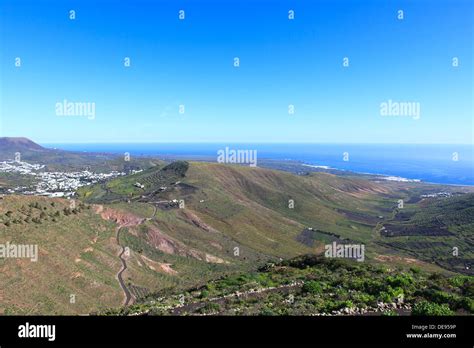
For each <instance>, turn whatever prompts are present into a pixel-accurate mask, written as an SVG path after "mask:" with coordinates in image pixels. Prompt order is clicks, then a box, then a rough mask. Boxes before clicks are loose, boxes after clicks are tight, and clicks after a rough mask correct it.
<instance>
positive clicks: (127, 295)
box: [115, 226, 133, 306]
mask: <svg viewBox="0 0 474 348" xmlns="http://www.w3.org/2000/svg"><path fill="white" fill-rule="evenodd" d="M122 227H123V226H120V227H118V228H117V232H116V235H115V238H116V239H117V244H118V245H119V246H120V240H119V238H120V230H121V229H122ZM124 253H125V247H122V251H121V252H120V255H119V259H120V261H121V262H122V269H121V270H120V271H119V272H118V273H117V280H118V282H119V284H120V287H121V288H122V290H123V293H124V295H125V298H124V300H123V305H124V306H128V305H129V304H130V301H131V300H132V299H133V296H132V293H131V292H130V290H128V288H127V286H126V285H125V282H124V281H123V278H122V273H123V272H125V270H126V269H127V261H126V260H125V258H124V256H123V254H124Z"/></svg>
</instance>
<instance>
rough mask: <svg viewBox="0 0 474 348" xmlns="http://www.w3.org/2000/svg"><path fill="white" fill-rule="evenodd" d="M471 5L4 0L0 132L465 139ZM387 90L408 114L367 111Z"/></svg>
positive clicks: (92, 137)
mask: <svg viewBox="0 0 474 348" xmlns="http://www.w3.org/2000/svg"><path fill="white" fill-rule="evenodd" d="M181 9H183V10H185V16H186V17H185V20H183V21H180V20H179V18H178V11H179V10H181ZM290 9H292V10H294V11H295V19H294V20H288V11H289V10H290ZM400 9H401V10H403V11H404V19H403V20H398V19H397V11H398V10H400ZM70 10H75V11H76V19H75V20H70V19H69V11H70ZM472 10H473V5H472V1H469V0H433V1H427V0H409V1H395V0H387V1H381V0H371V1H356V0H344V1H343V0H324V1H320V0H311V1H310V0H287V1H276V0H272V1H270V0H252V1H251V0H239V1H232V2H231V1H217V0H213V1H211V0H200V1H197V0H194V1H191V0H188V1H185V0H176V1H169V0H166V1H164V0H155V1H151V0H149V1H145V0H133V1H132V0H121V1H118V0H117V1H105V0H95V1H92V0H90V1H89V0H87V1H86V0H76V1H72V0H71V1H68V0H61V1H59V0H57V1H54V0H49V1H47V0H35V1H33V0H28V1H26V0H3V1H2V2H1V4H0V29H1V36H0V40H1V41H0V48H1V50H0V72H1V75H0V88H1V93H0V98H1V99H0V103H1V104H0V112H1V129H0V130H1V135H2V136H26V137H29V138H31V139H33V140H35V141H37V142H43V143H44V142H49V143H51V142H253V143H264V142H278V143H285V142H311V143H320V142H331V143H464V144H468V143H472V142H473V133H474V129H473V104H472V103H473V86H472V84H473V67H472V64H473V27H472V23H473V22H474V20H473V11H472ZM16 57H20V58H21V67H16V66H15V58H16ZM125 57H130V59H131V66H130V67H128V68H127V67H124V64H123V60H124V58H125ZM234 57H239V58H240V67H239V68H235V67H234V66H233V59H234ZM344 57H348V58H349V67H346V68H345V67H343V65H342V62H343V58H344ZM453 57H458V59H459V66H458V67H453V66H452V59H453ZM64 99H66V100H68V101H70V102H91V103H92V102H93V103H95V107H96V109H95V115H94V117H93V119H89V118H88V117H85V116H80V115H76V116H58V115H57V114H56V110H55V105H56V103H57V102H63V100H64ZM388 100H392V101H395V102H416V103H419V105H420V118H419V119H418V120H415V119H413V118H412V117H400V116H398V117H395V116H392V117H383V116H381V115H380V104H381V103H382V102H386V101H388ZM290 104H292V105H294V107H295V113H294V114H293V115H290V114H288V106H289V105H290ZM179 105H184V108H185V112H184V114H180V113H179V111H178V110H179Z"/></svg>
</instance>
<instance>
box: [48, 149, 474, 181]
mask: <svg viewBox="0 0 474 348" xmlns="http://www.w3.org/2000/svg"><path fill="white" fill-rule="evenodd" d="M42 145H44V146H46V147H49V148H59V149H64V150H70V151H85V152H107V153H116V154H124V153H125V152H128V153H130V154H131V155H132V156H171V157H173V156H176V157H186V156H188V157H189V158H191V159H192V158H193V157H194V158H197V157H207V158H210V159H211V160H212V159H214V160H216V159H217V151H218V150H221V149H225V147H229V148H230V149H235V150H257V156H258V159H275V160H294V161H301V162H303V163H305V164H309V165H316V166H327V167H330V168H334V169H340V170H346V171H353V172H358V173H370V174H383V175H388V176H397V177H402V178H407V179H418V180H421V181H424V182H431V183H440V184H453V185H474V146H473V145H415V144H413V145H411V144H410V145H408V144H403V145H393V144H390V145H387V144H383V145H382V144H380V145H377V144H217V143H212V144H204V143H199V144H192V143H179V144H178V143H177V144H164V143H147V144H117V143H114V144H92V143H87V144H42ZM344 153H347V154H348V156H349V157H348V161H344V159H343V154H344ZM455 153H456V154H457V160H455V159H456V156H455Z"/></svg>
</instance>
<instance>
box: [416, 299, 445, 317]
mask: <svg viewBox="0 0 474 348" xmlns="http://www.w3.org/2000/svg"><path fill="white" fill-rule="evenodd" d="M453 314H454V313H453V311H452V310H451V309H450V308H449V306H448V305H447V304H445V303H443V304H441V305H440V304H437V303H433V302H428V301H421V302H418V303H415V306H413V311H412V315H431V316H434V315H453Z"/></svg>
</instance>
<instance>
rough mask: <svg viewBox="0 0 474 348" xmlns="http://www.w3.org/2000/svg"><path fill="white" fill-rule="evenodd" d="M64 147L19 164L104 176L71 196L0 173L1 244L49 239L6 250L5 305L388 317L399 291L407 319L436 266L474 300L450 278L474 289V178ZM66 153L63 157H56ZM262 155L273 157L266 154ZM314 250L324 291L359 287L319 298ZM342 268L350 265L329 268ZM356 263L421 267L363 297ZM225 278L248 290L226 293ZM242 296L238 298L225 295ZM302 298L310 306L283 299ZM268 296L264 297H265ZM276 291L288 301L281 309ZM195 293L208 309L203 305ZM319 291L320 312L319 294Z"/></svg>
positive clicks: (43, 309) (396, 270)
mask: <svg viewBox="0 0 474 348" xmlns="http://www.w3.org/2000/svg"><path fill="white" fill-rule="evenodd" d="M15 144H16V143H15ZM15 144H14V146H13V147H15V146H17V145H15ZM21 144H24V142H21ZM11 150H14V149H13V148H12V149H11ZM11 150H10V152H9V153H12V151H11ZM50 151H51V150H49V149H45V150H44V151H43V150H41V149H38V148H37V147H36V146H34V147H33V146H30V147H29V148H23V149H22V153H26V154H28V155H27V156H26V158H30V159H31V162H29V161H28V160H26V159H25V156H22V161H25V162H24V163H27V164H21V166H23V167H28V166H32V165H37V166H39V167H37V168H36V167H34V168H33V169H32V171H37V170H44V173H52V172H55V171H58V168H59V167H60V168H61V169H60V170H61V172H64V173H74V172H76V171H79V170H80V169H81V168H85V167H83V166H84V165H85V163H87V161H89V163H90V164H89V165H88V166H89V167H88V169H87V170H89V171H90V173H94V175H96V176H97V178H100V179H97V180H95V179H94V180H89V181H88V182H87V184H84V185H79V186H77V187H74V190H70V194H68V195H67V196H68V197H55V196H52V197H51V196H50V197H47V196H45V195H42V194H38V193H35V192H32V193H31V194H24V192H16V191H13V192H11V191H8V190H11V189H12V188H15V187H17V186H19V185H20V182H21V185H23V186H25V187H28V185H35V183H28V182H25V181H27V180H25V177H28V175H29V173H19V172H18V171H17V172H15V173H12V171H11V170H9V171H8V172H6V171H5V172H1V173H0V188H1V190H2V192H3V193H4V194H3V195H2V196H1V197H0V243H6V242H14V243H17V244H28V245H31V244H35V245H38V250H39V255H38V261H37V262H36V263H31V262H28V261H27V260H20V259H17V260H15V259H0V270H1V273H0V284H1V285H2V286H1V287H0V299H1V301H0V313H2V314H90V313H101V314H134V315H136V314H137V313H142V314H143V313H145V312H146V313H152V314H172V315H178V314H206V313H207V314H209V313H218V314H225V315H234V314H252V315H254V314H259V313H268V314H271V313H273V314H305V315H309V314H317V313H320V314H321V313H325V314H329V315H337V314H341V315H342V314H351V315H355V314H361V315H367V313H368V312H374V313H378V314H379V315H380V314H381V313H382V312H384V311H382V312H381V311H380V308H382V307H380V306H386V305H385V303H389V306H392V303H395V302H393V301H395V300H396V299H395V297H396V296H398V295H399V294H400V291H402V292H403V293H404V295H406V296H408V299H410V301H411V302H410V303H409V305H410V306H409V307H408V308H406V307H404V306H401V307H400V306H399V307H395V308H392V307H390V308H391V309H394V310H399V312H400V313H399V314H403V313H405V312H411V310H412V305H413V304H414V303H415V302H416V300H417V299H418V298H419V297H422V298H424V299H425V300H426V301H432V300H433V299H432V298H431V297H430V296H428V295H426V294H425V293H419V292H417V291H418V290H420V289H422V288H423V286H425V285H423V284H426V282H428V281H431V280H430V278H429V277H430V276H431V275H439V277H441V278H440V279H448V280H443V281H442V282H444V283H443V284H444V285H443V287H444V288H445V290H446V291H447V292H448V293H449V294H451V293H452V294H451V295H449V296H454V297H455V298H456V301H454V300H453V301H454V302H453V301H451V302H449V301H448V307H449V306H451V307H449V308H450V309H449V310H450V311H461V312H462V311H469V310H470V309H469V308H470V307H469V303H471V302H469V298H471V294H470V293H469V291H470V290H466V291H467V292H466V291H465V292H462V291H464V290H462V291H461V290H456V289H455V288H453V287H452V285H450V286H448V285H446V284H448V283H449V282H451V280H449V279H458V278H459V277H461V278H459V279H464V280H463V282H467V283H465V286H466V287H467V289H468V288H469V287H470V286H471V285H472V276H473V271H472V260H473V258H474V255H473V250H474V249H473V244H474V233H473V232H474V189H473V188H472V187H462V186H449V185H435V184H427V183H423V182H406V181H393V180H381V179H380V177H378V176H371V175H360V174H355V173H354V174H352V175H351V173H348V172H346V173H344V175H338V174H335V173H333V172H326V171H324V170H321V169H320V168H317V169H316V170H315V171H307V170H305V169H304V166H302V165H299V164H297V163H284V162H282V164H281V165H279V166H281V167H282V168H280V169H279V170H276V169H273V168H269V167H267V168H265V167H248V166H240V165H229V164H220V163H211V162H205V161H189V160H187V161H186V160H176V161H163V160H161V159H153V158H146V157H143V158H137V159H134V160H133V161H130V162H127V161H124V160H123V159H120V158H117V157H116V156H115V157H114V156H112V155H107V154H104V155H100V156H101V159H98V156H99V155H97V154H94V155H88V154H74V153H73V154H69V153H66V152H65V154H64V155H61V154H60V153H54V152H53V153H51V152H50ZM0 152H1V151H0ZM3 152H4V153H5V154H6V153H7V151H3ZM14 152H15V151H13V153H14ZM35 152H36V153H37V155H36V156H35V155H34V153H35ZM5 156H6V155H5ZM28 156H31V157H28ZM51 156H52V157H51ZM55 156H57V157H56V158H58V161H55V160H53V161H52V163H53V164H51V162H48V158H55ZM89 156H92V157H91V158H90V159H89ZM59 157H61V158H62V160H61V161H59ZM33 159H34V160H33ZM4 160H5V161H12V159H11V158H4ZM262 162H263V163H262ZM28 163H29V164H28ZM267 163H268V162H267ZM261 164H263V165H264V164H265V161H260V160H259V165H261ZM11 165H12V166H16V165H18V163H16V164H11ZM271 165H272V166H275V165H277V164H276V162H271ZM43 166H44V167H43ZM9 168H10V167H9ZM28 168H29V167H28ZM35 168H36V169H35ZM10 169H11V168H10ZM285 169H286V170H285ZM115 172H116V173H118V174H117V175H110V173H115ZM12 174H14V175H12ZM44 175H50V174H44ZM67 175H71V174H67ZM27 193H28V191H27ZM400 201H401V202H403V204H401V205H400ZM331 243H338V244H353V245H362V246H363V248H362V249H363V250H364V252H365V255H363V260H364V261H363V262H357V261H356V260H336V259H330V258H329V259H328V258H323V259H320V258H321V257H323V256H324V250H325V245H327V244H331ZM314 257H318V259H317V261H315V259H314V260H313V258H314ZM301 258H303V259H301ZM292 260H293V261H292ZM295 260H300V261H295ZM301 260H306V261H304V262H309V266H308V267H310V268H311V269H313V268H314V272H316V273H315V274H320V272H323V273H322V274H326V275H325V277H329V278H327V280H326V281H323V283H324V284H322V285H321V284H319V285H318V286H321V287H322V288H321V289H325V291H324V292H327V291H328V290H329V289H333V290H335V289H337V284H340V285H341V287H342V289H345V290H341V291H342V292H343V294H342V293H341V296H336V297H333V298H332V300H331V301H333V302H334V301H336V302H337V303H335V304H334V305H329V304H327V303H328V301H330V299H329V298H326V297H324V296H323V298H321V296H320V297H319V299H317V298H313V297H314V296H313V295H315V294H316V295H318V296H319V295H321V293H320V292H318V291H319V290H318V291H316V290H315V291H316V292H315V293H311V291H312V290H311V291H310V292H309V293H308V291H306V290H302V289H303V288H304V287H305V286H306V285H305V284H307V283H308V282H310V281H313V280H314V276H313V275H312V274H313V273H312V272H313V271H309V270H308V272H306V271H303V270H300V271H299V270H298V269H299V266H298V267H293V266H291V265H292V262H301ZM308 260H309V261H308ZM311 260H312V261H311ZM341 262H342V263H341ZM269 265H286V266H281V267H283V268H280V266H271V267H277V268H271V272H270V274H267V273H268V272H267V271H263V270H266V269H268V267H270V266H269ZM285 267H289V268H288V269H287V270H288V272H289V273H288V274H286V271H284V272H283V271H282V272H283V274H284V275H283V276H281V277H280V276H278V277H279V278H278V281H276V280H275V279H276V278H275V277H277V275H275V274H273V272H274V270H282V269H286V268H285ZM333 267H336V268H337V272H341V273H340V274H339V273H337V274H332V275H331V274H330V273H331V272H330V271H331V270H333ZM379 269H382V270H383V271H379ZM262 272H263V273H262ZM278 272H279V271H278ZM278 272H277V273H278ZM348 272H349V273H348ZM351 272H356V274H353V275H352V276H353V277H355V276H356V275H357V276H358V277H362V278H364V277H368V278H371V277H375V275H377V274H386V275H387V276H389V275H390V276H391V277H397V276H400V277H405V275H406V274H409V275H410V277H414V278H416V279H418V278H417V277H419V282H418V281H417V280H416V281H415V280H414V284H415V283H416V286H415V285H413V286H411V287H410V286H408V285H407V287H406V288H403V287H400V286H398V287H399V288H400V289H401V290H397V289H396V288H397V286H395V285H394V284H389V283H387V284H385V283H384V284H385V285H384V284H381V285H380V286H379V287H378V288H377V289H379V290H370V291H369V290H367V288H366V287H364V286H363V287H361V288H360V291H361V292H360V293H359V294H356V295H354V296H355V297H354V296H352V295H350V294H352V293H351V292H350V291H349V289H352V288H353V284H352V283H348V282H347V279H346V278H340V277H343V275H347V276H349V275H350V274H351ZM380 272H381V273H380ZM384 272H385V273H384ZM407 272H408V273H407ZM239 277H240V278H239ZM249 277H250V278H249ZM255 277H256V278H255ZM262 277H263V278H262ZM268 277H270V278H268ZM349 277H350V276H349ZM456 277H458V278H456ZM462 277H464V278H462ZM267 278H268V279H271V281H270V280H268V279H267ZM362 278H361V279H362ZM368 278H367V279H368ZM382 278H383V277H382ZM382 278H381V279H380V281H382V280H383V279H382ZM236 279H240V280H236ZM265 279H267V280H265ZM338 279H339V280H338ZM364 279H365V278H364ZM362 280H363V279H362ZM362 280H361V281H362ZM432 280H433V282H435V281H436V279H432ZM222 282H224V283H226V284H227V283H228V284H234V283H235V286H234V285H232V286H231V287H230V288H229V289H227V286H225V287H222V286H221V285H222V284H223V283H222ZM338 282H339V283H338ZM433 282H432V283H433ZM453 282H455V280H453ZM247 283H248V284H247ZM219 284H221V285H219ZM252 284H253V285H252ZM309 284H312V283H311V282H310V283H309ZM410 284H411V283H410ZM430 284H431V283H430ZM449 284H451V283H449ZM463 284H464V283H463ZM469 284H471V285H469ZM389 285H390V288H388V287H387V286H389ZM308 286H309V285H308ZM315 286H316V285H315ZM361 286H362V285H361ZM430 286H433V287H435V283H433V284H431V285H430ZM252 287H253V288H252ZM203 289H205V291H206V292H207V295H203V291H204V290H203ZM214 289H217V290H215V291H214ZM251 289H253V291H251V292H248V291H250V290H251ZM354 289H357V288H354ZM417 289H418V290H417ZM229 291H230V292H229ZM245 291H247V292H248V293H246V294H247V295H248V296H247V297H246V299H244V302H245V305H242V306H239V305H238V304H239V303H240V302H239V301H240V300H238V299H241V297H240V296H237V295H235V294H236V292H237V293H242V292H245ZM367 291H369V292H367ZM377 291H378V292H377ZM440 291H441V290H440ZM206 292H204V293H206ZM336 292H337V291H336ZM331 293H333V292H331ZM384 293H386V294H388V295H384ZM467 293H469V294H468V295H466V294H467ZM231 294H234V295H235V296H234V295H232V296H231V297H232V299H230V300H229V301H230V302H229V301H227V298H226V297H225V296H227V295H231ZM308 294H310V295H311V296H310V295H308ZM267 295H268V296H267ZM289 295H292V296H293V297H292V298H293V300H294V299H295V298H296V301H297V302H298V301H299V300H301V301H302V302H301V306H303V307H301V308H300V307H298V308H299V309H297V307H288V306H286V305H283V304H285V303H287V301H288V296H289ZM425 295H426V296H425ZM183 296H184V298H185V303H186V304H187V306H188V307H183V308H181V309H180V308H178V307H177V308H176V309H171V308H174V306H176V305H180V306H181V304H180V303H179V302H178V303H175V302H173V301H176V298H183ZM301 296H302V297H301ZM308 296H310V297H311V299H309V298H308ZM357 296H359V297H361V296H362V298H365V297H364V296H369V300H367V299H366V300H363V301H362V300H360V299H359V300H358V298H359V297H357ZM370 296H372V297H370ZM384 296H385V297H384ZM464 296H467V299H466V300H464V298H465V297H464ZM160 298H163V300H158V299H160ZM210 298H216V300H212V301H210V300H207V299H210ZM256 298H258V299H262V301H260V300H259V301H258V303H256V302H255V299H256ZM267 298H268V301H270V302H269V303H275V301H277V300H278V301H279V302H278V303H281V304H282V306H283V307H285V308H286V309H282V308H283V307H281V306H280V305H278V306H277V307H272V306H270V307H268V306H267V305H265V303H267V302H266V301H267ZM173 299H174V300H173ZM233 299H235V301H234V300H233ZM272 299H273V300H272ZM293 300H292V301H293ZM160 301H161V302H160ZM285 301H286V302H285ZM308 301H310V302H308ZM314 301H316V302H317V303H319V302H321V303H320V305H316V302H314ZM318 301H319V302H318ZM338 301H339V302H338ZM344 301H351V303H352V305H351V303H348V302H347V303H346V302H344ZM440 301H441V303H439V304H440V305H442V304H444V303H445V302H442V301H444V300H439V301H438V302H440ZM446 301H447V300H446ZM463 301H464V302H463ZM466 301H467V302H466ZM157 302H159V303H161V304H162V305H161V304H160V305H159V306H156V305H155V304H156V303H157ZM195 302H199V303H200V304H196V305H191V303H195ZM313 302H314V307H311V306H309V305H308V303H313ZM435 302H436V301H435ZM252 303H253V305H252ZM380 303H383V304H382V305H379V304H380ZM436 303H437V302H436ZM449 303H450V304H451V305H450V304H449ZM124 304H126V305H127V306H126V307H122V306H123V305H124ZM170 306H171V307H170ZM308 306H309V307H308ZM387 306H388V305H387ZM287 307H288V308H287ZM127 308H128V309H127ZM164 308H168V309H164ZM238 308H240V309H238ZM243 308H246V309H243ZM291 308H293V309H291ZM346 308H349V309H346ZM362 308H365V312H362ZM377 308H378V310H377ZM383 308H385V307H383ZM390 308H388V307H387V308H386V309H387V310H386V311H385V312H388V311H389V309H390ZM391 309H390V310H391ZM338 311H341V312H340V313H339V312H338ZM397 313H398V312H397Z"/></svg>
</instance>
